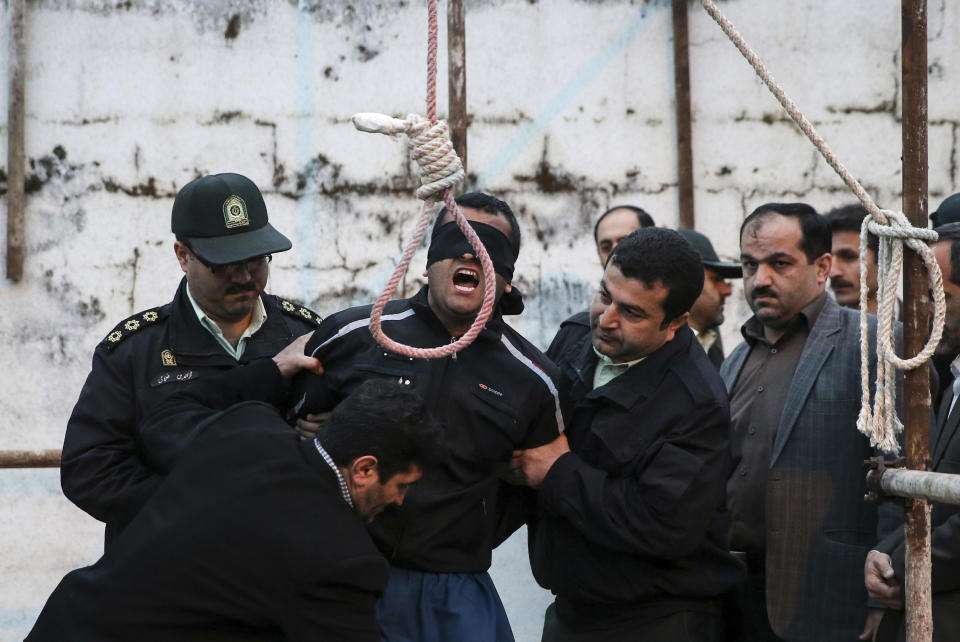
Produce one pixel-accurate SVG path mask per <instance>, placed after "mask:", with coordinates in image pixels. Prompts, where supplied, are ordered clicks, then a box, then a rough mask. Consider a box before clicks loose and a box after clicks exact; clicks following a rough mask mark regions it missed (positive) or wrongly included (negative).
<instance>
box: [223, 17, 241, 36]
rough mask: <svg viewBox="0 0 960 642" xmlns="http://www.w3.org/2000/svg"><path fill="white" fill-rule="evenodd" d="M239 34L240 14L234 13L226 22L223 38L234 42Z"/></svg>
mask: <svg viewBox="0 0 960 642" xmlns="http://www.w3.org/2000/svg"><path fill="white" fill-rule="evenodd" d="M239 33H240V14H239V13H235V14H233V15H232V16H230V20H229V21H228V22H227V30H226V31H225V32H224V33H223V37H224V38H226V39H227V40H236V38H237V35H238V34H239Z"/></svg>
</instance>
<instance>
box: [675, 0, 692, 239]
mask: <svg viewBox="0 0 960 642" xmlns="http://www.w3.org/2000/svg"><path fill="white" fill-rule="evenodd" d="M673 79H674V83H673V84H674V87H676V91H675V94H676V118H677V203H678V207H679V214H680V218H679V227H680V228H681V229H689V230H692V229H693V227H694V221H693V133H692V126H691V122H690V121H691V116H690V36H689V31H688V29H687V0H673Z"/></svg>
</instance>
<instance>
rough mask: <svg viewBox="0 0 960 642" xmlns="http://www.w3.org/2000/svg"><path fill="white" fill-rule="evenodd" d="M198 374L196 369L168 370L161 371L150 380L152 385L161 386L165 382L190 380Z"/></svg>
mask: <svg viewBox="0 0 960 642" xmlns="http://www.w3.org/2000/svg"><path fill="white" fill-rule="evenodd" d="M198 376H199V374H198V373H197V371H196V370H192V369H191V370H168V371H167V372H162V373H160V374H158V375H157V376H156V377H154V378H153V379H152V380H151V381H150V385H151V386H152V387H156V386H162V385H163V384H165V383H176V382H178V381H190V380H191V379H196V378H197V377H198Z"/></svg>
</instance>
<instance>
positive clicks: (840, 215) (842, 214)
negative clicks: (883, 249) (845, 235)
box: [823, 203, 880, 254]
mask: <svg viewBox="0 0 960 642" xmlns="http://www.w3.org/2000/svg"><path fill="white" fill-rule="evenodd" d="M868 214H869V212H867V208H865V207H864V206H863V205H861V204H860V203H853V204H851V205H842V206H840V207H836V208H834V209H832V210H830V211H829V212H827V213H826V214H824V215H823V216H824V218H826V219H827V223H829V224H830V233H831V234H834V233H836V232H856V233H857V234H859V233H860V228H861V226H862V225H863V219H865V218H867V215H868ZM867 247H869V248H870V250H871V251H872V252H873V253H874V254H876V253H877V252H879V251H880V239H878V238H877V237H876V236H875V235H874V234H869V235H867Z"/></svg>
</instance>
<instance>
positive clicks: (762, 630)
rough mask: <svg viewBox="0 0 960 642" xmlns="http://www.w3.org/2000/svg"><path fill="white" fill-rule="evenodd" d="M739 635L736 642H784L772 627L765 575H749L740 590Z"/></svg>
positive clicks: (737, 627)
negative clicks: (768, 614)
mask: <svg viewBox="0 0 960 642" xmlns="http://www.w3.org/2000/svg"><path fill="white" fill-rule="evenodd" d="M739 606H740V608H739V614H738V615H739V625H738V626H736V627H735V628H736V630H737V631H738V634H739V637H738V638H737V639H736V641H735V642H784V641H783V639H782V638H780V637H778V636H777V634H776V633H774V632H773V629H772V628H770V618H769V617H768V616H767V590H766V582H765V581H764V578H763V575H749V576H747V580H746V581H745V582H744V583H743V587H742V588H741V591H740V605H739Z"/></svg>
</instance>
